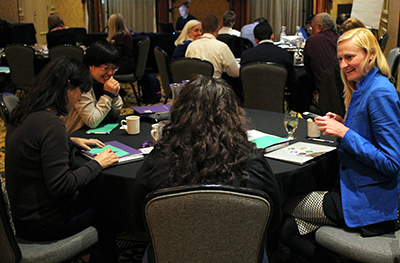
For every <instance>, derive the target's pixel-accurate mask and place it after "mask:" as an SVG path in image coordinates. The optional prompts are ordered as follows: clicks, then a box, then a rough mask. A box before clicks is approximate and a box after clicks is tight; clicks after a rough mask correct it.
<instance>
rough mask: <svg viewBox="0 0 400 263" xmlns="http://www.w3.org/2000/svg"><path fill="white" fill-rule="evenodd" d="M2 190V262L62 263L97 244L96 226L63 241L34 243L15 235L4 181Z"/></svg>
mask: <svg viewBox="0 0 400 263" xmlns="http://www.w3.org/2000/svg"><path fill="white" fill-rule="evenodd" d="M0 181H1V182H0V183H1V190H2V191H1V193H0V217H1V220H0V244H1V246H0V262H2V263H18V262H21V263H62V262H71V261H72V260H75V259H78V258H79V257H80V256H82V255H84V254H83V253H87V252H88V250H89V249H90V248H91V247H92V246H93V245H95V244H96V243H97V240H98V233H97V230H96V229H95V228H94V227H88V228H86V229H84V230H82V231H81V232H79V233H77V234H75V235H73V236H71V237H68V238H65V239H61V240H54V241H47V242H32V241H27V240H23V239H21V238H19V237H17V236H15V230H14V225H13V222H12V216H11V210H10V205H9V202H8V196H7V191H6V190H5V187H4V184H3V181H2V180H0Z"/></svg>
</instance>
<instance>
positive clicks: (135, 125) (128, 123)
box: [121, 116, 140, 135]
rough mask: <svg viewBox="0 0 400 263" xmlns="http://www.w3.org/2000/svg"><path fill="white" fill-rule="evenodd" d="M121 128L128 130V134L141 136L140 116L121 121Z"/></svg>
mask: <svg viewBox="0 0 400 263" xmlns="http://www.w3.org/2000/svg"><path fill="white" fill-rule="evenodd" d="M121 126H122V127H123V128H124V129H125V130H126V132H127V133H128V134H131V135H132V134H139V133H140V117H139V116H128V117H126V119H125V120H122V121H121Z"/></svg>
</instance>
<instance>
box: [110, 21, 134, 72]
mask: <svg viewBox="0 0 400 263" xmlns="http://www.w3.org/2000/svg"><path fill="white" fill-rule="evenodd" d="M107 41H108V42H110V43H111V44H113V46H114V47H115V49H116V50H117V51H118V54H119V63H118V65H117V66H118V71H116V72H115V75H123V74H129V73H133V71H134V70H135V68H134V65H133V63H134V59H133V51H132V48H133V42H132V35H131V33H130V32H129V31H128V29H127V28H126V26H125V20H124V17H123V16H122V15H121V14H112V15H111V16H110V18H109V19H108V37H107Z"/></svg>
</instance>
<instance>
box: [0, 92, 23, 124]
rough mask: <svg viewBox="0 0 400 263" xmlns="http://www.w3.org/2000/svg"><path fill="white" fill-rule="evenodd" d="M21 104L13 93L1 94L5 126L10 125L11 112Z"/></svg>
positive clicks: (0, 106) (1, 109) (0, 105)
mask: <svg viewBox="0 0 400 263" xmlns="http://www.w3.org/2000/svg"><path fill="white" fill-rule="evenodd" d="M18 104H19V99H18V97H17V96H15V95H14V94H13V93H9V92H4V93H2V94H1V101H0V113H1V117H2V119H3V121H4V124H8V122H9V120H10V115H11V112H12V111H13V110H14V109H15V107H17V106H18Z"/></svg>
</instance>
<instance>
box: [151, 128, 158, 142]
mask: <svg viewBox="0 0 400 263" xmlns="http://www.w3.org/2000/svg"><path fill="white" fill-rule="evenodd" d="M157 133H158V131H157V130H151V131H150V134H151V137H153V139H154V140H155V141H157V137H156V136H157Z"/></svg>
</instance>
